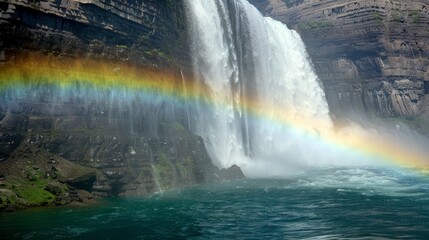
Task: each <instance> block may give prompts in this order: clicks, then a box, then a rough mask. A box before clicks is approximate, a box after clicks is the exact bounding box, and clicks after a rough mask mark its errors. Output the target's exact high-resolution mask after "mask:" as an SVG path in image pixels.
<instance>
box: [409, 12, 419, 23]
mask: <svg viewBox="0 0 429 240" xmlns="http://www.w3.org/2000/svg"><path fill="white" fill-rule="evenodd" d="M408 16H409V17H411V18H412V19H413V23H416V22H418V21H419V11H417V10H413V11H411V12H410V13H408Z"/></svg>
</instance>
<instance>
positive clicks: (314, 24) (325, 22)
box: [298, 20, 333, 30]
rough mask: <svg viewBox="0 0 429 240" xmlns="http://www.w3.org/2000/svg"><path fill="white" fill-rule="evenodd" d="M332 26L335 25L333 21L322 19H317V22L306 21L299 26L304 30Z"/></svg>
mask: <svg viewBox="0 0 429 240" xmlns="http://www.w3.org/2000/svg"><path fill="white" fill-rule="evenodd" d="M332 26H333V24H332V22H330V21H328V20H322V21H316V22H305V23H300V24H299V25H298V27H299V28H300V29H303V30H317V29H322V28H327V27H332Z"/></svg>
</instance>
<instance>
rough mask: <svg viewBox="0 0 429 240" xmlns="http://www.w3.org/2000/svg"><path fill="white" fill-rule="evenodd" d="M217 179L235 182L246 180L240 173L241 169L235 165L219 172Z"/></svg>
mask: <svg viewBox="0 0 429 240" xmlns="http://www.w3.org/2000/svg"><path fill="white" fill-rule="evenodd" d="M219 178H220V179H221V180H236V179H243V178H246V177H245V176H244V174H243V172H242V171H241V168H240V167H239V166H237V165H235V164H234V165H232V166H231V167H229V168H222V169H221V170H220V171H219Z"/></svg>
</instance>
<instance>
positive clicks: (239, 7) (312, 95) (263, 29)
mask: <svg viewBox="0 0 429 240" xmlns="http://www.w3.org/2000/svg"><path fill="white" fill-rule="evenodd" d="M187 8H188V12H189V15H190V17H189V25H190V28H191V33H192V55H193V64H194V70H195V75H196V76H197V78H199V84H201V85H204V86H205V87H207V88H208V89H209V92H210V94H209V95H210V96H209V98H210V102H211V103H213V104H212V106H210V107H207V106H205V105H197V106H196V111H197V113H196V114H197V115H198V119H197V122H196V124H195V125H196V126H195V129H193V130H194V131H195V132H196V133H197V134H199V135H201V136H202V137H203V138H204V140H205V143H206V146H207V148H208V151H209V154H210V155H211V157H212V159H213V160H214V161H215V163H216V164H218V165H220V166H222V167H226V166H229V165H231V164H233V163H237V164H240V165H241V166H242V167H243V168H244V169H245V170H246V172H247V174H250V175H253V173H255V174H256V172H257V171H261V168H263V166H262V165H264V166H265V167H268V166H269V167H270V168H272V169H271V170H270V171H269V172H270V174H276V171H273V169H275V168H276V163H277V165H283V162H284V161H285V159H287V158H289V157H290V155H291V154H293V158H294V159H295V160H297V159H299V161H300V162H307V161H311V159H308V158H311V157H313V156H306V154H307V155H308V148H307V146H306V145H308V144H309V143H308V142H303V140H302V138H303V136H300V135H299V134H296V133H294V131H293V129H288V128H287V127H284V126H281V125H279V124H273V123H272V122H270V123H265V122H264V121H263V119H256V118H255V117H254V116H251V114H249V110H251V109H255V108H256V109H258V108H264V109H265V110H264V115H265V118H268V119H276V118H277V117H278V116H277V115H279V114H284V113H285V112H287V114H288V118H289V119H291V120H290V121H301V120H302V119H316V120H317V126H306V128H307V129H313V128H314V129H315V131H321V130H320V129H321V128H325V127H326V128H331V125H332V124H331V120H330V117H329V110H328V105H327V102H326V99H325V96H324V92H323V89H322V88H321V86H320V84H319V82H318V79H317V76H316V74H315V73H314V71H313V69H312V66H311V63H310V62H309V60H308V57H307V53H306V50H305V46H304V44H303V42H302V40H301V38H300V36H299V35H298V34H297V33H296V32H295V31H293V30H289V29H288V28H287V27H286V26H285V25H283V24H282V23H280V22H277V21H275V20H273V19H271V18H267V17H263V16H262V15H261V14H260V13H259V12H258V10H257V9H256V8H255V7H254V6H252V5H251V4H250V3H248V2H247V1H246V0H211V1H207V0H188V1H187ZM279 111H280V112H279ZM303 148H307V149H303ZM288 161H289V160H288ZM266 163H269V164H266ZM289 163H290V161H289ZM267 171H268V170H267ZM279 171H282V170H279ZM256 175H258V174H256ZM262 175H264V174H262Z"/></svg>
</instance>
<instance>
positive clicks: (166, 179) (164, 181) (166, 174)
mask: <svg viewBox="0 0 429 240" xmlns="http://www.w3.org/2000/svg"><path fill="white" fill-rule="evenodd" d="M154 168H155V175H156V176H155V177H156V178H157V179H158V181H159V184H160V185H161V186H160V187H161V188H163V189H169V188H172V187H173V185H172V178H171V177H172V176H174V169H173V165H172V164H171V163H170V162H169V161H168V159H167V155H166V154H165V153H159V157H158V161H157V163H156V164H155V165H154Z"/></svg>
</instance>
